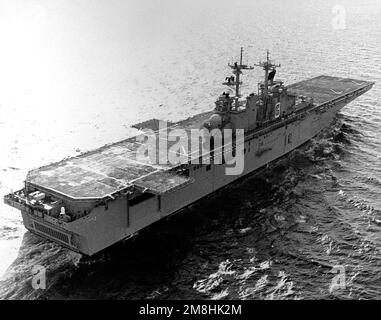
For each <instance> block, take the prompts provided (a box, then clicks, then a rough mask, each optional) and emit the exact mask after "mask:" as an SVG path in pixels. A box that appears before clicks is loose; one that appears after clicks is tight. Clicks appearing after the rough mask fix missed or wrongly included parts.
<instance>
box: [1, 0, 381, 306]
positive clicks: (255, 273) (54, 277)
mask: <svg viewBox="0 0 381 320" xmlns="http://www.w3.org/2000/svg"><path fill="white" fill-rule="evenodd" d="M339 2H340V3H338V1H336V0H326V1H312V0H310V1H309V0H290V1H287V2H286V1H281V0H266V1H265V0H259V1H250V0H235V1H225V0H223V1H217V0H210V1H201V0H193V1H190V0H178V1H174V0H163V1H153V0H147V1H138V0H131V1H122V0H112V1H110V0H107V1H106V0H91V1H90V0H82V1H60V0H54V1H51V0H35V1H27V0H12V1H6V0H1V1H0V40H1V50H0V148H1V151H0V196H1V197H3V196H4V195H5V194H6V193H9V192H11V191H12V190H16V189H17V188H21V187H22V185H23V180H24V179H25V176H26V173H27V172H28V171H29V170H31V169H33V168H35V167H39V166H42V165H44V164H47V163H50V162H54V161H58V160H61V159H62V158H64V157H67V156H73V155H77V154H79V153H80V152H83V151H86V150H90V149H94V148H97V147H100V146H102V145H104V144H107V143H110V142H115V141H118V140H122V139H124V138H126V137H128V136H131V135H133V134H134V133H135V131H134V129H131V128H130V126H131V125H132V124H134V123H137V122H140V121H143V120H148V119H150V118H154V117H155V118H160V119H165V120H172V121H176V120H181V119H184V118H187V117H189V116H192V115H195V114H197V113H200V112H204V111H209V110H211V108H213V103H214V99H215V98H216V96H217V95H218V94H219V93H220V92H221V91H222V90H223V86H222V85H221V84H220V83H221V82H222V80H223V79H225V77H226V76H227V75H229V73H228V71H229V70H228V68H227V62H228V61H231V59H232V57H234V58H236V57H237V56H238V54H239V48H240V47H241V46H243V47H244V48H245V59H247V60H248V61H249V62H252V63H257V62H258V60H259V59H264V58H265V53H266V50H267V49H269V50H270V52H271V57H272V58H273V59H274V60H276V61H278V62H280V63H281V64H282V67H281V68H279V69H278V73H277V77H278V79H282V80H284V81H285V82H286V83H289V84H291V83H293V82H296V81H300V80H303V79H306V78H308V77H313V76H317V75H320V74H327V75H334V76H342V77H352V78H355V79H364V80H369V81H375V82H376V84H375V86H374V87H373V89H372V90H371V91H369V92H368V93H366V94H364V95H363V96H361V97H359V98H358V99H356V100H355V101H354V102H352V103H350V104H349V105H347V106H346V107H345V108H343V109H342V110H341V111H340V113H339V114H338V116H337V119H336V121H335V122H334V123H333V124H332V125H331V126H330V127H329V128H328V129H327V130H325V131H324V132H322V133H321V134H320V135H319V136H318V137H316V138H315V139H313V140H312V141H310V143H308V144H307V145H305V146H304V147H303V148H301V149H298V150H296V151H295V152H293V153H292V154H291V155H290V156H289V157H288V158H287V159H283V160H282V161H281V162H279V163H277V164H276V165H275V166H274V167H271V168H269V169H267V170H266V171H263V172H260V173H258V174H257V175H254V176H251V177H248V178H247V179H244V180H243V181H241V182H239V183H237V184H235V185H232V186H229V187H228V188H227V189H225V190H223V191H222V192H220V193H218V194H216V195H214V196H213V197H212V198H210V199H207V200H204V201H203V202H202V203H199V204H196V205H194V206H192V207H190V208H187V209H186V210H185V211H184V212H183V213H181V214H180V215H178V216H175V217H173V218H171V219H170V220H168V221H163V222H159V223H158V224H156V225H154V226H153V227H151V228H149V229H147V230H145V231H144V232H142V233H141V234H140V235H139V236H138V237H136V238H134V239H132V240H131V241H126V242H122V243H119V244H117V245H115V246H113V247H111V248H109V249H107V250H105V251H104V252H102V253H100V254H98V255H96V256H95V257H92V258H87V257H82V256H81V255H79V254H77V253H72V252H69V251H68V250H66V249H63V248H61V247H60V246H58V245H56V244H54V243H51V242H48V241H45V240H43V239H41V238H39V237H37V236H35V235H32V234H30V233H29V232H27V231H26V229H25V228H24V227H23V224H22V220H21V216H20V213H19V212H18V211H17V210H13V209H12V208H10V207H8V206H6V205H4V204H0V256H1V259H0V260H1V261H0V279H1V280H0V299H141V298H149V299H196V298H197V299H380V297H381V144H380V142H381V137H380V136H381V98H380V97H381V68H380V67H379V66H380V65H381V49H380V48H381V2H380V1H378V0H341V1H339ZM338 19H339V20H338ZM343 19H344V20H343ZM343 21H344V24H343ZM260 76H261V71H260V70H259V69H256V70H254V72H252V73H248V74H246V75H245V86H244V91H245V92H246V93H250V92H251V91H255V90H256V82H257V81H258V80H259V77H260ZM35 265H41V266H44V267H45V268H46V270H47V274H46V275H47V288H46V290H34V289H33V288H32V286H31V276H32V269H33V267H34V266H35ZM337 270H342V271H344V274H345V287H340V288H339V289H337V287H335V286H333V279H334V277H335V275H336V274H337Z"/></svg>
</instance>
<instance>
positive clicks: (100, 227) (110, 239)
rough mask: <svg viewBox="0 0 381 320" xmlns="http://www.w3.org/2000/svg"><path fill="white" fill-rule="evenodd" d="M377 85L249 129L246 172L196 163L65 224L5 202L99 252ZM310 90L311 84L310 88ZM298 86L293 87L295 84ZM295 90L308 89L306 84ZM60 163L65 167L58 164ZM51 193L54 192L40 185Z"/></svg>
mask: <svg viewBox="0 0 381 320" xmlns="http://www.w3.org/2000/svg"><path fill="white" fill-rule="evenodd" d="M371 86H372V83H367V82H362V85H361V86H359V87H358V88H356V89H355V90H349V93H346V94H345V95H337V94H336V95H335V97H329V98H328V100H327V99H324V100H323V101H320V103H319V104H316V105H315V106H314V107H313V108H309V109H308V110H301V111H300V112H296V113H295V114H294V115H293V116H292V117H289V118H287V119H282V120H281V121H277V122H274V123H272V124H270V125H268V126H266V127H264V128H262V129H257V130H253V131H251V132H250V131H248V132H246V134H245V143H244V158H245V161H244V164H245V166H244V171H243V173H242V174H241V175H239V176H235V175H226V174H225V169H226V166H228V165H227V164H221V165H211V166H206V165H190V167H189V181H191V182H189V183H186V184H183V185H181V186H179V187H178V188H176V189H170V190H168V191H167V192H163V193H160V194H151V195H150V196H149V197H144V199H142V200H141V201H135V202H134V203H132V202H130V201H129V198H128V196H119V197H113V198H112V200H109V201H107V203H105V204H104V205H97V206H94V207H93V208H92V210H91V211H90V212H89V213H88V214H86V215H85V216H83V217H81V218H79V219H76V220H74V221H71V222H64V221H60V220H58V219H55V218H52V217H50V216H48V215H41V214H40V213H39V212H34V211H33V210H31V209H30V207H28V206H25V205H24V204H20V203H18V202H17V201H13V200H11V199H9V198H6V199H5V201H6V202H7V203H8V204H10V205H12V206H14V207H16V208H18V209H20V210H21V211H22V216H23V220H24V225H25V227H26V228H27V229H28V230H30V231H31V232H34V233H36V234H38V235H41V236H43V237H45V238H48V239H51V240H53V241H56V242H57V243H59V244H61V245H63V246H66V247H68V248H69V249H71V250H73V251H78V252H81V253H83V254H86V255H93V254H95V253H97V252H99V251H101V250H103V249H105V248H107V247H109V246H111V245H112V244H114V243H116V242H119V241H121V240H123V239H126V238H128V237H131V236H133V235H135V234H136V233H137V232H139V231H140V230H142V229H144V228H146V227H148V226H149V225H151V224H153V223H155V222H157V221H159V220H161V219H164V218H166V217H168V216H170V215H172V214H175V213H177V212H179V211H181V210H182V209H184V208H185V207H187V206H189V205H191V204H193V203H195V202H196V201H198V200H200V199H202V198H204V197H206V196H209V195H211V194H213V193H214V192H216V191H217V190H220V189H221V188H224V187H226V186H227V185H229V184H231V183H234V182H235V181H237V180H238V179H241V178H242V177H244V176H247V175H250V174H252V173H254V172H256V171H257V170H258V169H260V168H262V167H264V166H266V165H267V164H269V163H271V162H273V161H276V160H277V159H279V158H281V157H283V156H285V155H286V154H288V153H290V152H291V151H293V150H295V149H296V148H298V147H300V146H301V145H303V144H305V143H306V142H308V141H309V140H310V139H312V138H313V137H315V136H316V135H317V134H319V133H320V132H321V131H322V130H323V129H325V128H327V127H328V126H329V125H330V124H331V123H332V121H333V120H334V118H335V116H336V114H337V112H338V111H339V110H340V109H342V108H343V107H344V106H345V105H346V104H348V103H350V102H351V101H352V100H354V99H355V98H356V97H358V96H359V95H361V94H363V93H364V92H366V91H368V90H369V89H370V88H371ZM306 88H307V89H308V88H310V87H309V86H306ZM291 89H292V86H291ZM295 90H303V86H300V84H296V85H295ZM209 115H210V114H209V113H206V114H203V115H198V116H197V117H195V118H192V119H190V120H189V122H191V123H192V126H198V125H199V123H201V122H202V121H204V120H205V119H207V117H208V116H209ZM57 167H59V166H57ZM40 188H41V189H42V190H44V191H45V192H49V191H50V192H54V190H49V189H48V188H47V187H46V186H40ZM76 201H77V202H76V205H78V206H79V207H80V206H81V205H82V206H87V205H88V202H91V201H93V200H91V199H82V200H76Z"/></svg>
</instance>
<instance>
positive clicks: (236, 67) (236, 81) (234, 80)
mask: <svg viewBox="0 0 381 320" xmlns="http://www.w3.org/2000/svg"><path fill="white" fill-rule="evenodd" d="M228 66H229V67H230V68H232V69H233V72H232V73H233V74H234V76H232V77H227V78H226V80H227V81H226V82H224V83H223V84H224V85H227V86H229V87H230V88H232V87H233V88H235V96H234V100H235V102H234V103H235V107H236V108H238V102H239V101H238V100H239V98H241V93H240V86H241V85H242V81H241V74H242V70H253V69H254V67H251V66H248V65H246V64H243V48H242V47H241V55H240V60H239V63H238V62H235V63H234V64H230V63H229V64H228Z"/></svg>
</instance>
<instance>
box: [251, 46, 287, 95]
mask: <svg viewBox="0 0 381 320" xmlns="http://www.w3.org/2000/svg"><path fill="white" fill-rule="evenodd" d="M255 66H257V67H262V68H263V70H265V83H264V84H265V88H264V92H263V93H264V96H265V97H267V94H268V90H269V71H270V69H271V70H273V71H275V70H276V68H278V67H280V66H281V65H280V64H275V63H273V62H272V61H271V60H270V52H269V50H267V59H266V61H265V62H262V61H260V62H259V63H258V64H255ZM274 75H275V74H274ZM274 75H273V76H274ZM271 81H272V80H271Z"/></svg>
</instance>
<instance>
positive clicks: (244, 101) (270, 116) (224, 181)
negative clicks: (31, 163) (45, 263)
mask: <svg viewBox="0 0 381 320" xmlns="http://www.w3.org/2000/svg"><path fill="white" fill-rule="evenodd" d="M229 67H230V68H231V69H232V73H233V75H232V76H230V77H227V78H226V80H225V82H224V85H226V86H227V87H228V88H229V90H228V92H224V93H223V94H222V95H220V96H219V97H218V99H217V101H216V102H215V108H214V110H212V111H210V112H205V113H202V114H198V115H195V116H193V117H191V118H189V119H186V120H184V121H180V122H176V123H170V126H169V127H168V130H171V129H182V130H185V132H189V131H190V130H192V129H193V128H200V127H201V128H205V129H206V130H213V129H218V128H219V129H223V128H231V129H233V130H236V129H243V130H244V139H243V141H242V144H243V148H241V149H240V152H242V154H241V156H242V157H244V169H243V172H242V173H241V174H240V175H227V174H226V171H225V169H226V168H227V167H229V166H230V165H231V164H230V163H229V162H228V161H222V163H220V164H213V163H210V164H203V163H202V162H201V164H200V163H199V164H195V163H197V161H196V162H195V161H194V160H196V159H199V158H201V156H203V155H201V154H200V153H198V154H187V159H188V160H187V162H186V163H181V164H171V163H169V162H167V163H159V164H158V163H151V162H150V161H148V160H147V161H145V162H144V161H142V160H141V159H139V160H137V157H136V156H137V150H138V148H139V147H140V146H141V144H142V143H143V142H139V141H142V140H141V139H138V138H139V135H140V134H143V132H139V135H137V136H136V137H132V138H128V139H126V140H123V141H120V142H117V143H114V144H110V145H106V146H104V147H102V148H100V149H97V150H94V151H91V152H87V153H84V154H81V155H79V156H76V157H72V158H69V159H65V160H63V161H61V162H58V163H54V164H50V165H47V166H44V167H41V168H39V169H36V170H32V171H30V172H29V173H28V175H27V177H26V181H25V186H24V188H23V189H22V190H20V191H17V192H14V193H11V194H9V195H6V196H5V197H4V201H5V203H7V204H9V205H10V206H12V207H14V208H17V209H19V210H21V213H22V217H23V222H24V225H25V227H26V228H27V229H28V230H30V231H31V232H33V233H35V234H37V235H39V236H41V237H43V238H46V239H50V240H53V241H55V242H57V243H59V244H61V245H63V246H65V247H67V248H69V249H71V250H73V251H77V252H80V253H83V254H85V255H93V254H95V253H97V252H99V251H101V250H103V249H105V248H107V247H109V246H111V245H113V244H114V243H116V242H118V241H121V240H123V239H126V238H129V237H131V236H133V235H135V234H137V233H138V232H139V231H140V230H142V229H144V228H146V227H147V226H149V225H151V224H153V223H154V222H156V221H158V220H161V219H164V218H166V217H168V216H169V215H172V214H174V213H177V212H179V211H181V209H183V208H184V207H186V206H188V205H190V204H192V203H194V202H196V201H198V200H200V199H201V198H204V197H206V196H208V195H210V194H212V193H213V192H215V191H217V190H219V189H221V188H223V187H225V186H227V185H229V184H231V183H233V182H234V181H236V180H237V179H239V178H241V177H243V176H245V175H248V174H250V173H252V172H254V171H256V170H258V169H260V168H262V167H264V166H266V165H268V164H269V163H271V162H274V161H276V160H277V159H279V158H281V157H282V156H285V155H286V154H288V153H289V152H291V151H292V150H294V149H295V148H298V147H299V146H301V145H303V144H304V143H306V142H307V141H308V140H310V139H311V138H313V137H314V136H316V135H317V134H318V133H319V132H320V131H321V130H322V129H324V128H326V127H327V126H329V125H330V124H331V123H332V121H333V119H334V117H335V115H336V113H337V112H338V111H339V110H340V109H341V108H343V107H344V106H345V105H346V104H348V103H349V102H351V101H352V100H354V99H355V98H357V97H358V96H360V95H362V94H363V93H365V92H367V91H368V90H369V89H371V87H372V86H373V83H372V82H367V81H361V80H354V79H348V78H340V77H332V76H326V75H321V76H318V77H315V78H312V79H308V80H304V81H301V82H298V83H295V84H291V85H288V86H286V85H285V84H284V83H283V82H282V81H276V80H275V75H276V69H277V68H278V67H280V65H277V64H275V63H273V62H272V61H271V60H270V58H269V53H268V52H267V59H266V60H265V61H263V62H259V63H258V64H256V65H254V66H249V65H247V64H244V63H243V61H242V49H241V55H240V57H239V59H238V61H237V62H235V63H230V64H229ZM254 67H259V68H263V70H264V80H263V81H261V82H259V84H258V87H257V88H255V90H253V91H255V92H253V93H251V94H249V95H248V96H246V97H243V96H242V95H241V92H240V89H241V85H242V79H241V75H242V72H243V71H244V70H248V71H249V70H252V69H253V68H254ZM135 127H136V128H141V129H151V131H150V132H151V133H152V132H154V133H155V134H156V133H158V132H159V131H160V126H159V121H158V120H156V119H152V120H150V121H146V122H145V123H141V124H139V125H137V126H135ZM155 138H156V136H155ZM233 139H234V136H233ZM166 142H167V147H166V149H165V152H167V150H169V148H170V147H171V145H173V143H174V142H170V141H166ZM222 148H231V149H232V150H231V151H232V153H234V152H237V150H238V149H237V148H235V147H234V144H232V143H230V144H229V146H228V145H223V147H222ZM235 149H237V150H235ZM215 152H217V151H216V150H213V147H212V151H211V155H210V156H211V157H212V158H213V157H214V156H215Z"/></svg>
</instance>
